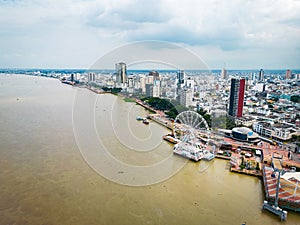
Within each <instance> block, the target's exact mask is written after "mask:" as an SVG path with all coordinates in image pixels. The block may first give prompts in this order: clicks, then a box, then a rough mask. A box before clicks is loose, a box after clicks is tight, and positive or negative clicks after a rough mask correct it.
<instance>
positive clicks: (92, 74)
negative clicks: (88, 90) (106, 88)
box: [88, 73, 96, 82]
mask: <svg viewBox="0 0 300 225" xmlns="http://www.w3.org/2000/svg"><path fill="white" fill-rule="evenodd" d="M88 81H89V82H95V81H96V75H95V73H89V74H88Z"/></svg>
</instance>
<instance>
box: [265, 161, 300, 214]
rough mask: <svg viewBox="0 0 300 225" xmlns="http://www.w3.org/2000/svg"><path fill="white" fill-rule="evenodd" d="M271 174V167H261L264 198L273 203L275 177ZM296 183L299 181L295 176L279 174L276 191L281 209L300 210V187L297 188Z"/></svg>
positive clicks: (272, 171) (272, 172)
mask: <svg viewBox="0 0 300 225" xmlns="http://www.w3.org/2000/svg"><path fill="white" fill-rule="evenodd" d="M272 174H274V170H273V168H272V167H268V166H264V167H263V182H264V187H265V194H266V199H267V200H268V202H271V203H274V202H275V198H276V187H277V186H276V185H277V178H276V176H275V177H274V175H272ZM295 174H296V173H295ZM298 183H299V181H298V180H297V179H296V178H295V177H292V176H291V178H289V179H285V178H284V175H283V176H281V178H280V185H279V191H278V206H280V207H281V208H283V209H288V210H291V211H295V212H300V188H298Z"/></svg>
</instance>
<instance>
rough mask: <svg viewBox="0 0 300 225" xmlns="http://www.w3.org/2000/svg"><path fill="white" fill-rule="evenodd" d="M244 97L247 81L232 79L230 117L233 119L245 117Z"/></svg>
mask: <svg viewBox="0 0 300 225" xmlns="http://www.w3.org/2000/svg"><path fill="white" fill-rule="evenodd" d="M244 95H245V79H244V78H232V79H231V89H230V98H229V110H228V115H230V116H232V117H242V116H243V106H244Z"/></svg>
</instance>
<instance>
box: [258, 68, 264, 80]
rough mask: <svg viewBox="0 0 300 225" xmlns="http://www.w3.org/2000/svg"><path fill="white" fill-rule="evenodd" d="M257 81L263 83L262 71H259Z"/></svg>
mask: <svg viewBox="0 0 300 225" xmlns="http://www.w3.org/2000/svg"><path fill="white" fill-rule="evenodd" d="M258 81H264V70H263V69H260V71H259V75H258Z"/></svg>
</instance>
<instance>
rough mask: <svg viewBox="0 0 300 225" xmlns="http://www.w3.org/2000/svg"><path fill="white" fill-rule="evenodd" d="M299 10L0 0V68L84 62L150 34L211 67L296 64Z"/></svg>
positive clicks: (217, 0)
mask: <svg viewBox="0 0 300 225" xmlns="http://www.w3.org/2000/svg"><path fill="white" fill-rule="evenodd" d="M299 12H300V0H230V1H229V0H228V1H226V0H206V1H202V0H185V1H182V0H157V1H155V0H140V1H138V0H60V1H58V0H0V67H2V68H89V67H90V66H91V65H92V64H93V63H94V62H95V61H97V60H98V59H99V58H100V57H101V56H103V55H105V54H108V53H109V52H111V51H112V50H115V49H116V48H118V47H120V46H122V45H125V44H128V43H132V42H140V41H144V40H158V41H165V42H171V43H175V44H176V45H178V46H181V47H184V48H186V49H188V50H190V51H192V52H193V53H195V54H197V55H198V56H199V57H200V58H201V59H202V60H203V61H204V62H205V63H206V64H207V65H208V66H209V68H211V69H219V68H222V67H223V65H224V63H225V64H226V68H228V69H257V68H265V69H280V68H282V69H286V68H291V69H294V68H298V69H299V68H300V13H299ZM157 51H159V49H158V50H157ZM165 51H166V49H164V52H165ZM129 54H130V53H129Z"/></svg>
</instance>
